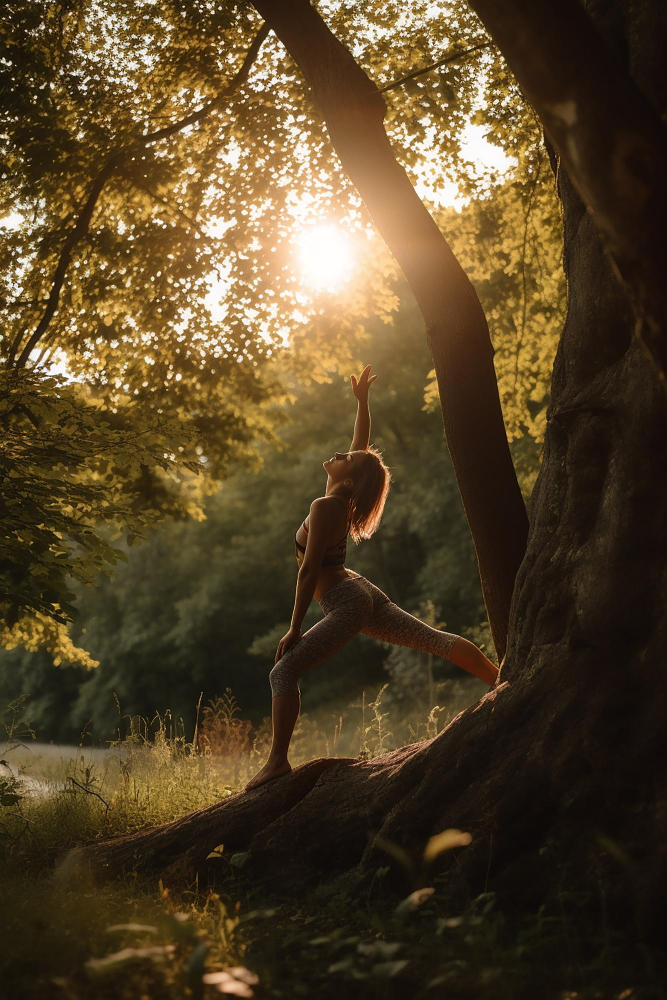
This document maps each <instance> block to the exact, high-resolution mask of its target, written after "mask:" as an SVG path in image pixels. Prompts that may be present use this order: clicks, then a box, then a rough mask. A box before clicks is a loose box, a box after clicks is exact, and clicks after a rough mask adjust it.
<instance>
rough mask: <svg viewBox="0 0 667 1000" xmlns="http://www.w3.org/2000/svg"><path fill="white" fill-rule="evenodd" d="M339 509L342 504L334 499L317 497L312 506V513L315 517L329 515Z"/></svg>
mask: <svg viewBox="0 0 667 1000" xmlns="http://www.w3.org/2000/svg"><path fill="white" fill-rule="evenodd" d="M339 509H340V504H339V503H338V501H337V500H335V499H334V498H333V497H317V499H316V500H313V502H312V503H311V505H310V513H311V514H315V516H318V515H320V516H321V515H322V514H326V515H328V514H329V512H331V513H333V512H334V511H335V510H339Z"/></svg>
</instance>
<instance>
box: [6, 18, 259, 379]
mask: <svg viewBox="0 0 667 1000" xmlns="http://www.w3.org/2000/svg"><path fill="white" fill-rule="evenodd" d="M269 31H270V28H269V27H268V25H267V24H266V23H264V24H262V26H261V28H260V29H259V31H258V32H257V34H256V35H255V38H254V39H253V41H252V44H251V45H250V48H249V49H248V52H247V53H246V56H245V59H244V60H243V64H242V65H241V68H240V69H239V71H238V73H236V74H235V76H233V77H232V79H231V80H230V82H229V84H228V85H227V86H226V87H225V89H224V90H223V91H222V93H221V94H219V95H218V97H216V98H214V99H213V100H212V101H209V103H208V104H206V105H204V107H203V108H200V110H199V111H195V112H194V113H193V114H190V115H186V117H185V118H182V119H181V120H180V121H178V122H174V123H173V125H169V126H167V127H166V128H163V129H159V130H158V131H157V132H152V133H150V134H148V135H143V136H140V137H139V142H140V143H141V144H142V145H144V146H147V145H150V144H151V143H153V142H157V141H158V140H159V139H165V138H167V137H168V136H171V135H174V134H175V133H176V132H180V131H182V130H183V129H184V128H186V127H187V126H188V125H193V124H195V123H196V122H199V121H202V120H203V119H204V118H206V116H207V115H209V114H210V113H211V111H213V110H214V109H215V108H216V107H218V106H219V105H220V104H221V103H222V102H223V101H224V100H226V99H227V98H228V97H230V96H231V94H232V93H233V92H234V91H235V89H236V88H237V87H238V86H240V84H242V83H243V82H244V81H245V80H246V79H247V77H248V73H249V72H250V67H251V66H252V64H253V62H254V60H255V59H256V57H257V54H258V52H259V50H260V48H261V46H262V42H263V41H264V39H265V38H266V37H267V35H268V34H269ZM127 155H128V154H126V153H118V154H115V155H114V156H112V157H110V158H109V160H108V161H107V162H106V163H105V165H104V166H103V167H102V169H101V170H100V172H99V173H98V175H97V177H96V178H95V180H94V181H93V183H92V186H91V188H90V191H89V194H88V197H87V198H86V201H85V203H84V205H83V208H82V209H81V212H80V213H79V218H78V219H77V222H76V224H75V225H74V227H73V228H72V229H71V230H70V232H69V234H68V236H67V238H66V240H65V243H64V245H63V247H62V250H61V251H60V256H59V258H58V263H57V265H56V270H55V273H54V275H53V279H52V281H51V291H50V293H49V297H48V299H47V304H46V308H45V310H44V314H43V316H42V318H41V320H40V321H39V323H38V324H37V326H36V327H35V330H34V332H33V333H32V335H31V336H30V338H29V340H28V342H27V344H26V346H25V347H24V348H23V350H22V352H21V354H20V356H19V358H18V360H16V362H15V360H14V359H15V358H16V353H17V351H18V349H19V347H20V343H21V340H22V338H23V333H24V332H25V328H24V330H22V331H21V333H20V334H19V335H18V336H17V337H16V338H15V340H14V343H13V344H12V346H11V348H10V351H9V354H8V357H7V363H6V367H7V368H12V367H15V368H23V367H24V366H25V364H26V362H27V361H28V359H29V357H30V355H31V353H32V351H33V350H34V349H35V347H36V345H37V344H38V343H39V341H40V340H41V338H42V337H43V335H44V333H45V331H46V329H47V327H48V326H49V323H50V322H51V320H52V319H53V316H54V315H55V313H56V311H57V309H58V305H59V302H60V293H61V291H62V286H63V283H64V280H65V274H66V272H67V268H68V266H69V263H70V261H71V258H72V252H73V250H74V247H75V246H76V244H77V243H78V242H79V240H80V239H81V238H82V237H83V236H85V234H86V233H87V232H88V227H89V225H90V220H91V218H92V214H93V211H94V209H95V206H96V204H97V202H98V200H99V197H100V195H101V194H102V191H103V189H104V186H105V184H106V182H107V181H108V180H109V178H110V177H111V176H112V175H113V174H114V173H115V172H116V171H118V170H119V169H120V167H121V166H122V164H123V163H124V162H126V159H127ZM149 193H150V192H149ZM178 211H179V213H180V214H181V215H182V216H183V217H184V218H186V219H187V221H188V222H189V223H190V224H191V225H194V226H196V223H193V222H192V220H191V219H189V218H188V217H187V216H186V215H185V213H184V212H182V211H181V210H180V209H178Z"/></svg>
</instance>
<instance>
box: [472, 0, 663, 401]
mask: <svg viewBox="0 0 667 1000" xmlns="http://www.w3.org/2000/svg"><path fill="white" fill-rule="evenodd" d="M470 6H471V7H472V8H473V9H474V10H475V11H476V12H477V13H478V14H479V16H480V18H481V19H482V21H483V22H484V25H485V26H486V28H487V29H488V31H489V33H490V34H491V35H492V36H493V38H494V39H495V41H496V42H497V43H498V46H499V47H500V49H501V51H502V53H503V55H504V56H505V58H506V59H507V62H508V64H509V66H510V68H511V69H512V71H513V73H514V75H515V76H516V78H517V81H518V82H519V84H520V86H521V88H522V89H523V91H524V93H525V95H526V97H527V98H528V100H529V101H530V102H531V104H532V105H533V107H534V108H535V110H536V111H537V113H538V114H539V116H540V118H541V120H542V122H543V123H544V126H545V129H546V131H547V134H548V135H549V137H550V139H551V141H552V142H553V144H554V146H555V147H556V149H557V150H558V153H559V155H560V157H561V159H562V163H563V165H564V166H565V168H566V169H567V172H568V174H569V175H570V177H571V179H572V181H573V183H574V186H575V188H576V189H577V191H578V193H579V195H580V196H581V198H582V200H583V201H584V203H585V204H586V205H587V206H588V208H589V209H590V211H591V212H592V213H593V217H594V219H595V223H596V225H597V227H598V228H599V230H600V232H601V233H602V236H603V239H604V242H605V245H606V247H607V250H608V251H609V253H610V255H611V258H612V260H613V262H614V265H615V268H616V272H617V274H618V275H619V277H620V278H621V280H622V282H623V284H624V286H625V289H626V291H627V293H628V295H629V297H630V299H631V301H632V303H633V305H634V309H635V314H636V317H637V324H636V327H635V332H636V334H637V336H638V337H639V338H640V339H641V341H642V342H643V343H644V345H645V346H646V348H647V350H648V351H649V353H650V354H651V356H652V357H653V360H654V362H655V365H656V367H657V369H658V372H659V373H660V376H661V378H662V380H663V385H664V388H665V389H667V378H666V375H667V283H666V282H665V267H666V265H667V254H666V253H665V231H666V230H667V185H665V163H666V162H667V132H666V131H665V128H664V125H663V124H662V122H661V120H660V115H659V114H658V113H657V110H656V108H655V107H653V106H652V105H651V103H650V100H648V99H647V98H650V94H644V93H642V91H641V89H640V87H639V86H638V85H637V83H635V81H634V80H633V79H632V78H631V77H630V76H629V75H628V73H627V72H626V67H625V65H624V63H625V58H624V57H625V52H624V51H620V52H616V54H614V52H613V49H612V47H611V45H610V44H609V43H608V42H606V41H605V39H604V37H603V35H602V34H601V32H600V31H599V30H598V29H597V28H596V26H595V24H594V22H593V20H592V19H591V18H590V17H589V16H588V14H587V13H586V11H585V10H584V7H585V6H587V7H590V8H591V10H593V9H594V8H593V4H592V3H590V2H589V3H587V4H584V5H583V6H582V4H581V3H580V2H579V0H559V3H558V4H554V3H553V2H551V0H470ZM646 6H647V4H645V3H638V4H637V8H638V14H639V16H638V17H637V15H634V14H633V16H635V17H636V20H639V19H640V17H641V11H642V9H644V8H646ZM654 16H655V26H656V34H657V38H658V40H660V38H661V39H662V41H661V50H662V59H663V74H662V75H663V77H664V76H665V72H664V65H665V61H667V49H666V47H665V34H664V31H665V22H666V20H667V11H666V9H665V5H664V4H663V8H662V11H660V10H656V11H655V12H654ZM598 18H599V15H598ZM661 32H662V34H661Z"/></svg>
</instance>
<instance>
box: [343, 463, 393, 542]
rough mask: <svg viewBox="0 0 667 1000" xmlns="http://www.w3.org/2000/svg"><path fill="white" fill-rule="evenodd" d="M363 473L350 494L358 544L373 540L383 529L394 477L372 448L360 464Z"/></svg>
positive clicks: (353, 534) (352, 529) (352, 533)
mask: <svg viewBox="0 0 667 1000" xmlns="http://www.w3.org/2000/svg"><path fill="white" fill-rule="evenodd" d="M360 465H361V472H360V473H358V474H357V475H358V478H357V481H356V483H355V484H354V488H353V490H352V493H351V495H350V522H351V523H350V537H351V538H352V541H353V542H355V543H358V542H359V541H361V539H362V538H370V537H371V535H373V534H374V533H375V532H376V531H377V529H378V528H379V526H380V521H381V520H382V512H383V510H384V505H385V501H386V499H387V494H388V493H389V487H390V486H391V475H390V473H389V469H388V468H387V466H386V465H385V464H384V462H383V461H382V455H381V454H380V452H379V451H378V450H377V448H374V447H373V445H369V446H368V448H365V449H364V457H363V459H362V461H361V462H360Z"/></svg>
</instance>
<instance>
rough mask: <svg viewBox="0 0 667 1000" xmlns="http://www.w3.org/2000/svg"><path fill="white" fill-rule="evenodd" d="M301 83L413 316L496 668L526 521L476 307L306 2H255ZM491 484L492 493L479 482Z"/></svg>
mask: <svg viewBox="0 0 667 1000" xmlns="http://www.w3.org/2000/svg"><path fill="white" fill-rule="evenodd" d="M254 6H255V7H256V8H257V10H258V11H259V12H260V14H261V15H262V17H265V18H266V21H267V23H268V24H269V25H270V26H271V28H272V29H273V31H274V32H275V34H276V35H277V36H278V38H279V39H280V40H281V42H283V44H284V45H285V47H286V49H287V50H288V52H289V53H290V54H291V56H292V57H293V58H294V60H295V61H296V63H297V64H298V66H299V69H300V70H301V71H302V73H303V75H304V77H305V79H306V81H307V83H308V84H309V85H310V88H311V92H312V98H313V101H314V103H315V106H316V107H317V108H318V110H319V112H320V114H321V115H322V117H323V119H324V121H325V123H326V126H327V129H328V131H329V135H330V137H331V142H332V144H333V147H334V149H335V151H336V153H337V154H338V156H339V157H340V160H341V163H342V165H343V168H344V170H345V171H346V173H347V174H348V176H349V177H350V179H351V180H352V182H353V183H354V185H355V186H356V188H357V190H358V191H359V194H360V195H361V197H362V198H363V200H364V203H365V204H366V207H367V209H368V211H369V213H370V215H371V217H372V219H373V221H374V223H375V225H376V226H377V229H378V231H379V232H380V234H381V235H382V237H383V238H384V240H385V241H386V243H387V245H388V247H389V249H390V250H391V252H392V253H393V255H394V257H395V258H396V260H397V261H398V263H399V264H400V266H401V268H402V270H403V272H404V274H405V276H406V278H407V280H408V283H409V284H410V287H411V289H412V291H413V293H414V296H415V298H416V300H417V304H418V305H419V308H420V310H421V313H422V316H423V317H424V322H425V324H426V332H427V339H428V344H429V348H430V351H431V356H432V358H433V364H434V367H435V371H436V375H437V379H438V388H439V394H440V405H441V408H442V416H443V421H444V426H445V434H446V437H447V445H448V447H449V452H450V455H451V458H452V464H453V466H454V472H455V474H456V481H457V484H458V488H459V491H460V493H461V498H462V501H463V506H464V508H465V512H466V517H467V519H468V524H469V526H470V531H471V534H472V539H473V543H474V545H475V550H476V552H477V560H478V564H479V572H480V579H481V584H482V593H483V596H484V601H485V604H486V609H487V613H488V617H489V623H490V625H491V632H492V635H493V641H494V644H495V647H496V651H497V653H498V659H499V660H501V659H502V657H503V655H504V653H505V646H506V640H507V622H508V619H509V607H510V601H511V597H512V589H513V586H514V578H515V576H516V572H517V570H518V568H519V564H520V562H521V560H522V558H523V556H524V553H525V549H526V536H527V531H528V519H527V515H526V509H525V505H524V502H523V498H522V496H521V492H520V490H519V486H518V483H517V479H516V473H515V471H514V466H513V464H512V459H511V456H510V451H509V446H508V443H507V435H506V433H505V426H504V423H503V416H502V412H501V408H500V399H499V396H498V383H497V379H496V373H495V370H494V367H493V353H494V352H493V347H492V345H491V341H490V338H489V330H488V326H487V322H486V317H485V315H484V312H483V310H482V306H481V304H480V302H479V299H478V298H477V294H476V292H475V290H474V288H473V286H472V284H471V283H470V281H469V279H468V277H467V276H466V274H465V272H464V271H463V269H462V268H461V266H460V264H459V263H458V261H457V260H456V258H455V256H454V254H453V253H452V251H451V249H450V247H449V245H448V244H447V242H446V240H445V239H444V237H443V235H442V233H441V232H440V230H439V229H438V227H437V225H436V224H435V222H434V221H433V219H432V218H431V216H430V215H429V213H428V211H427V210H426V208H425V207H424V205H423V203H422V201H421V200H420V198H419V197H418V195H417V194H416V192H415V190H414V188H413V187H412V184H411V183H410V180H409V178H408V176H407V174H406V173H405V171H404V170H403V168H402V167H401V166H400V164H398V163H397V162H396V158H395V157H394V153H393V150H392V148H391V145H390V143H389V140H388V138H387V135H386V133H385V130H384V125H383V119H384V115H385V111H386V105H385V103H384V99H383V98H382V96H381V95H380V93H379V91H378V89H377V87H376V86H375V84H374V83H373V82H372V81H371V80H370V79H369V78H368V77H367V76H366V74H365V73H364V72H363V70H362V69H361V68H360V67H359V66H358V65H357V64H356V62H355V61H354V59H353V58H352V56H351V55H350V53H349V52H348V51H347V50H346V49H345V48H344V47H343V46H342V45H341V44H340V42H339V41H338V40H337V39H336V38H335V36H334V35H333V34H332V33H331V32H330V31H329V29H328V27H327V26H326V24H325V23H324V21H323V20H322V18H321V17H320V15H319V14H318V12H317V11H316V10H315V8H314V7H311V6H310V4H309V3H308V0H256V2H254ZM490 484H492V488H489V485H490Z"/></svg>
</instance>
